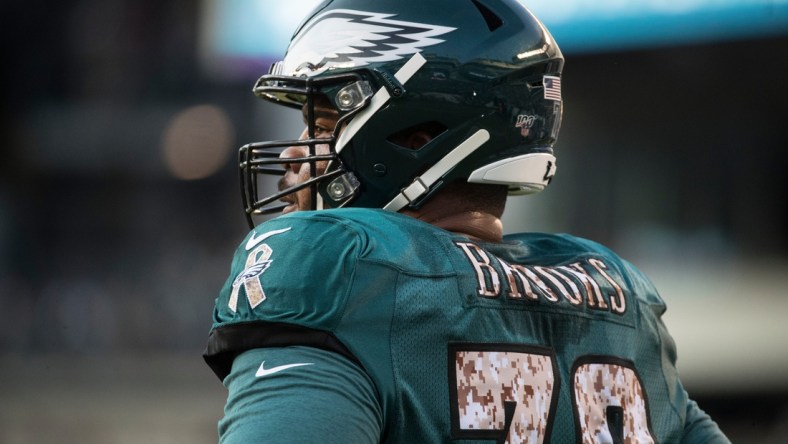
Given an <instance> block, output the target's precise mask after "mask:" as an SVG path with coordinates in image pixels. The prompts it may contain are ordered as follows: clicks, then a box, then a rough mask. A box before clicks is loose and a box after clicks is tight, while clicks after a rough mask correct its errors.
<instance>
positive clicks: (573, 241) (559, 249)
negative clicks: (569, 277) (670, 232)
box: [504, 233, 665, 311]
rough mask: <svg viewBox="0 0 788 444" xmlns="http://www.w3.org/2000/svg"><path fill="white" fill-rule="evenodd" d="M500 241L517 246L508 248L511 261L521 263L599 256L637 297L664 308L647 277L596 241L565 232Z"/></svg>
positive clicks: (546, 262) (523, 234)
mask: <svg viewBox="0 0 788 444" xmlns="http://www.w3.org/2000/svg"><path fill="white" fill-rule="evenodd" d="M504 243H505V244H509V245H519V246H521V248H519V249H518V248H514V249H510V251H512V250H513V251H514V252H515V255H516V256H515V257H514V258H513V259H514V260H515V262H517V263H522V264H528V265H531V264H532V265H556V264H568V263H570V262H572V261H576V260H579V259H588V258H596V259H600V260H602V261H604V263H605V264H607V265H608V266H609V267H610V268H611V270H612V271H613V272H615V273H616V274H617V275H618V276H619V277H620V279H621V280H622V281H623V282H624V283H625V285H626V287H627V288H628V289H629V290H630V291H631V292H632V293H634V294H635V295H636V296H637V297H638V298H639V299H640V300H642V301H644V302H646V303H648V304H649V305H652V306H655V307H661V308H659V309H658V311H664V305H665V304H664V301H663V300H662V298H661V297H660V296H659V293H658V292H657V289H656V287H655V286H654V284H653V283H652V282H651V280H650V279H649V278H648V277H647V276H646V275H645V274H644V273H643V272H642V271H641V270H640V269H639V268H637V267H636V266H634V265H633V264H632V263H630V262H629V261H627V260H625V259H623V258H621V257H620V256H619V255H618V254H616V253H615V252H614V251H612V250H611V249H610V248H608V247H606V246H604V245H602V244H600V243H598V242H595V241H592V240H589V239H584V238H581V237H577V236H573V235H571V234H565V233H560V234H551V233H518V234H511V235H507V236H505V237H504Z"/></svg>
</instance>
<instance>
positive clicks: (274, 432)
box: [219, 347, 383, 444]
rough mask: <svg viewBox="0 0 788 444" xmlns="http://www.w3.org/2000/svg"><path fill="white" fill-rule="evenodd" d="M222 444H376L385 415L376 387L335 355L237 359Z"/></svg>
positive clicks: (269, 351)
mask: <svg viewBox="0 0 788 444" xmlns="http://www.w3.org/2000/svg"><path fill="white" fill-rule="evenodd" d="M225 385H226V386H227V389H228V397H227V403H226V406H225V416H224V418H223V419H222V420H221V421H220V423H219V436H220V443H223V444H236V443H250V442H265V443H270V444H276V443H293V442H322V443H359V444H364V443H377V442H379V439H380V438H379V437H380V433H381V428H382V422H383V420H382V413H381V410H380V407H379V405H378V403H377V402H376V397H375V389H374V384H373V383H372V381H371V380H370V379H369V378H368V376H367V375H366V374H365V373H364V372H363V371H362V370H361V369H360V368H359V367H358V366H356V365H353V364H352V363H350V362H349V361H348V360H346V359H344V358H342V357H341V356H339V355H337V354H336V353H332V352H328V351H324V350H320V349H315V348H311V347H289V348H264V349H256V350H251V351H248V352H245V353H242V354H241V355H239V356H238V357H237V358H236V359H235V361H234V363H233V368H232V372H231V373H230V375H229V376H228V377H227V378H226V379H225Z"/></svg>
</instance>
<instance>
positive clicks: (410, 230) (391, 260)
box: [275, 208, 452, 273]
mask: <svg viewBox="0 0 788 444" xmlns="http://www.w3.org/2000/svg"><path fill="white" fill-rule="evenodd" d="M275 221H276V223H279V224H281V223H285V224H286V223H291V224H297V225H298V226H299V227H300V226H306V225H310V224H314V223H315V222H321V223H325V224H331V225H334V226H336V230H335V231H336V232H337V234H339V233H340V232H341V233H342V234H341V236H340V238H341V239H342V240H340V238H337V239H336V240H333V239H326V242H322V243H321V244H320V245H319V246H316V248H318V249H319V250H320V251H321V252H322V253H323V254H326V255H333V254H338V253H341V252H342V251H343V246H342V245H341V243H347V242H351V241H352V242H354V243H355V244H356V248H357V250H356V251H355V253H356V254H357V255H358V259H360V260H363V261H370V262H376V263H380V264H384V265H388V266H390V267H393V268H396V269H399V270H400V271H403V272H413V273H419V272H423V271H424V270H430V272H432V273H436V272H437V273H450V272H452V270H451V267H450V265H449V263H448V262H447V261H442V260H436V258H442V257H445V255H446V251H447V245H450V239H451V238H452V234H451V233H448V232H446V231H444V230H441V229H439V228H436V227H434V226H432V225H430V224H427V223H425V222H422V221H420V220H417V219H414V218H412V217H408V216H404V215H402V214H399V213H393V212H390V211H385V210H379V209H369V208H341V209H331V210H323V211H317V212H298V213H290V214H288V215H285V216H281V217H279V218H277V219H275Z"/></svg>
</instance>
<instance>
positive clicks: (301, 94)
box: [239, 0, 564, 226]
mask: <svg viewBox="0 0 788 444" xmlns="http://www.w3.org/2000/svg"><path fill="white" fill-rule="evenodd" d="M563 64H564V59H563V56H562V54H561V51H560V49H559V48H558V45H557V44H556V42H555V41H554V40H553V38H552V36H551V35H550V33H549V32H548V31H547V29H546V28H545V27H544V26H543V25H542V23H541V22H540V21H539V20H538V19H537V18H536V17H534V16H533V15H532V14H531V13H530V12H529V11H528V10H527V9H526V8H525V7H524V6H523V5H522V4H521V3H519V2H518V1H517V0H431V1H428V2H424V1H416V0H327V1H324V2H323V3H322V4H320V5H319V6H318V7H317V8H316V9H315V10H313V11H312V12H311V13H309V14H308V15H307V17H306V19H305V20H304V21H303V22H302V24H301V25H300V26H299V27H298V28H297V30H296V32H295V33H294V35H293V38H292V39H291V41H290V45H289V47H288V50H287V53H286V55H285V57H284V59H283V60H282V61H281V62H278V63H276V64H274V65H273V66H272V68H271V71H270V73H269V74H267V75H264V76H262V77H261V78H260V79H259V80H258V81H257V83H256V84H255V85H254V88H253V91H254V93H255V94H256V95H257V96H258V97H260V98H263V99H265V100H268V101H271V102H274V103H277V104H281V105H284V106H288V107H293V108H298V109H301V110H302V111H303V112H304V115H305V117H306V124H307V129H306V131H305V137H302V138H301V139H299V140H281V141H275V142H258V143H251V144H248V145H245V146H244V147H242V148H241V149H240V156H239V163H240V171H241V194H242V198H243V203H244V208H245V211H246V215H247V219H248V221H249V224H250V226H254V221H253V219H252V216H254V215H263V214H271V213H274V212H278V211H281V209H282V208H283V205H277V204H278V202H277V201H278V200H279V199H282V198H283V197H285V196H286V195H287V194H290V193H293V192H296V191H298V190H300V189H303V188H306V187H309V188H311V189H312V193H313V199H312V203H313V209H323V208H335V207H343V206H355V207H372V208H385V209H388V210H392V211H399V210H400V209H402V208H405V207H412V208H418V207H419V206H420V205H421V204H423V202H424V201H425V200H427V199H429V197H430V196H431V195H432V194H433V193H434V192H436V191H437V190H439V189H441V187H442V186H444V185H445V184H448V183H450V182H452V181H454V180H457V179H463V180H467V181H469V182H475V183H488V184H504V185H508V187H509V190H510V192H511V193H512V194H528V193H535V192H538V191H541V190H542V189H544V188H545V187H546V186H547V185H548V184H549V183H550V181H551V179H552V177H553V175H554V174H555V171H556V165H555V157H554V156H553V149H552V147H553V144H554V142H555V140H556V137H557V135H558V131H559V127H560V124H561V115H562V100H561V70H562V68H563ZM319 96H322V97H324V98H326V99H328V101H329V102H330V103H331V104H332V105H333V107H335V108H336V110H337V111H338V112H339V116H340V117H339V122H338V123H337V125H336V128H335V129H334V130H333V133H332V134H331V135H330V136H329V137H326V136H325V135H322V134H321V135H320V137H317V136H316V134H318V132H317V130H316V129H315V112H314V110H315V99H316V98H317V97H319ZM425 126H426V127H429V128H432V131H433V134H431V136H432V138H431V140H430V141H429V142H427V143H426V144H424V145H423V146H421V147H419V148H418V149H414V148H409V147H405V146H400V145H399V144H398V143H397V140H398V138H397V137H396V136H397V135H398V134H405V133H407V132H408V131H411V130H413V129H416V128H424V127H425ZM318 145H323V146H328V153H323V152H321V153H318V150H317V149H316V147H317V146H318ZM289 146H302V147H308V152H309V155H308V156H305V157H299V158H292V157H291V158H287V159H281V158H280V157H279V154H280V153H281V152H282V150H284V149H285V148H287V147H289ZM321 161H322V162H323V164H325V163H326V162H327V164H328V166H327V167H326V168H325V171H318V168H317V166H316V165H317V163H318V162H321ZM295 162H298V163H302V165H306V164H308V165H309V168H311V172H312V175H311V179H310V180H308V181H306V182H304V183H301V184H298V185H296V186H294V187H290V188H287V189H282V190H278V192H276V193H274V194H271V195H268V196H265V197H263V196H261V194H262V193H261V190H260V189H259V188H260V187H258V175H260V174H279V175H281V174H284V168H283V165H285V164H293V163H295Z"/></svg>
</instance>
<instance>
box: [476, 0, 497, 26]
mask: <svg viewBox="0 0 788 444" xmlns="http://www.w3.org/2000/svg"><path fill="white" fill-rule="evenodd" d="M471 1H472V2H473V4H474V6H476V9H478V10H479V12H481V14H482V17H483V18H484V21H485V22H486V23H487V28H489V29H490V32H493V31H495V30H496V29H498V28H500V27H501V26H503V20H502V19H501V18H500V17H498V16H497V15H496V14H495V13H494V12H492V11H491V10H490V8H488V7H486V6H484V5H483V4H482V3H481V2H480V1H479V0H471Z"/></svg>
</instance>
